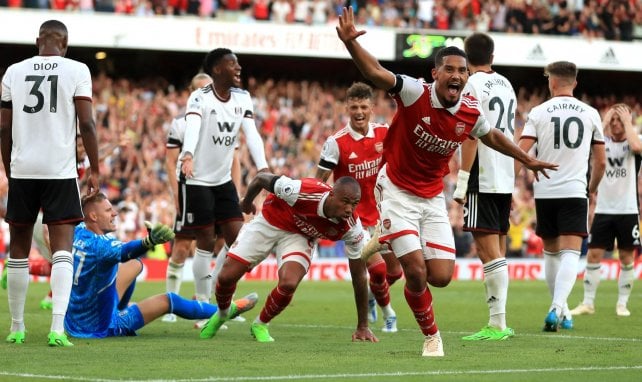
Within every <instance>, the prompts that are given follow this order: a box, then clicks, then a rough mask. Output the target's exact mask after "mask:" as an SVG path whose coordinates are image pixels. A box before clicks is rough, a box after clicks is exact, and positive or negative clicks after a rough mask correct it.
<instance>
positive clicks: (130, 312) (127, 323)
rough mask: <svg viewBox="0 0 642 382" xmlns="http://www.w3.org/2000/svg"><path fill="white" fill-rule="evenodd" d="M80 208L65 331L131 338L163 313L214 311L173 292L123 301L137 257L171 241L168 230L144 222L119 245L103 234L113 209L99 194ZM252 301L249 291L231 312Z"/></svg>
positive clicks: (110, 227) (192, 315) (138, 267)
mask: <svg viewBox="0 0 642 382" xmlns="http://www.w3.org/2000/svg"><path fill="white" fill-rule="evenodd" d="M82 206H83V213H84V215H85V218H84V222H83V223H80V224H79V225H78V226H76V230H75V232H74V244H73V255H74V285H73V287H72V290H71V297H70V300H69V309H68V311H67V316H66V318H65V330H66V331H67V332H68V333H69V334H70V335H71V336H72V337H80V338H104V337H111V336H131V335H135V334H136V330H138V329H140V328H142V327H143V326H144V325H146V324H148V323H150V322H151V321H153V320H155V319H156V318H158V317H161V316H162V315H163V314H166V313H174V314H176V315H177V316H179V317H183V318H187V319H204V318H208V317H210V316H211V315H212V314H214V313H215V312H216V310H217V306H216V305H212V304H208V303H204V302H199V301H193V300H186V299H184V298H182V297H180V296H179V295H177V294H174V293H164V294H157V295H155V296H152V297H148V298H146V299H144V300H143V301H140V302H138V303H134V304H131V305H129V299H130V298H131V296H132V294H133V293H134V287H135V285H136V276H138V275H139V274H140V273H141V271H142V270H143V264H142V262H141V261H140V260H139V259H138V258H139V257H140V256H142V255H143V254H145V253H146V252H147V251H148V250H149V249H151V248H153V247H154V246H155V245H157V244H163V243H166V242H168V241H170V240H172V239H173V238H174V232H173V231H172V229H171V228H169V227H168V226H166V225H164V224H156V225H154V226H152V225H151V224H150V223H145V224H146V225H147V226H148V231H149V235H148V236H147V237H145V238H144V239H142V240H132V241H130V242H127V243H124V242H121V241H118V240H117V239H116V238H115V237H113V236H112V235H108V234H109V233H110V232H113V231H114V230H115V229H116V227H115V225H114V218H115V217H116V215H117V213H116V211H115V210H114V208H113V207H112V205H111V203H110V202H109V200H107V197H106V196H105V195H104V194H101V193H99V194H96V195H94V196H90V197H86V198H84V199H83V201H82ZM121 263H122V264H121ZM257 299H258V296H257V295H256V293H252V294H250V295H248V296H245V297H244V298H242V299H240V300H237V301H236V302H235V303H236V304H237V306H238V310H237V312H236V313H237V314H239V313H242V312H244V311H247V310H249V309H252V308H253V307H254V305H256V301H257Z"/></svg>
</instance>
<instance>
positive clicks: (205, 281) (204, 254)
mask: <svg viewBox="0 0 642 382" xmlns="http://www.w3.org/2000/svg"><path fill="white" fill-rule="evenodd" d="M211 264H212V252H208V251H204V250H202V249H199V248H196V252H195V253H194V261H193V262H192V272H193V273H194V288H195V289H196V292H195V294H196V299H197V300H198V301H209V300H210V295H211V294H212V282H211V280H210V278H211V277H212V274H211V270H210V267H211Z"/></svg>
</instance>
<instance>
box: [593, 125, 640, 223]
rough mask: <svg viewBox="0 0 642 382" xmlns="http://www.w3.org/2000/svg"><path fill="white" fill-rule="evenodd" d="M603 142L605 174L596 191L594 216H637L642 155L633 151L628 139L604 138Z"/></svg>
mask: <svg viewBox="0 0 642 382" xmlns="http://www.w3.org/2000/svg"><path fill="white" fill-rule="evenodd" d="M640 138H641V139H642V137H640ZM604 143H605V145H606V171H604V177H603V178H602V180H601V181H600V185H599V186H598V188H597V204H596V206H595V213H599V214H614V215H623V214H637V213H638V171H639V170H640V161H641V160H642V156H640V155H637V154H635V153H634V152H632V151H631V149H630V147H629V142H628V141H626V140H624V141H622V142H615V141H613V139H611V137H605V139H604Z"/></svg>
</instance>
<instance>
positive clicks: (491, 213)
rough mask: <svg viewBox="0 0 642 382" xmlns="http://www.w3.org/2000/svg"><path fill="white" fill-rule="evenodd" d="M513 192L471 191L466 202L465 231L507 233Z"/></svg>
mask: <svg viewBox="0 0 642 382" xmlns="http://www.w3.org/2000/svg"><path fill="white" fill-rule="evenodd" d="M512 198H513V195H512V194H490V193H477V192H469V193H468V195H466V204H464V231H471V232H487V233H496V234H500V235H505V234H506V233H507V232H508V228H509V222H508V218H509V216H510V206H511V202H512Z"/></svg>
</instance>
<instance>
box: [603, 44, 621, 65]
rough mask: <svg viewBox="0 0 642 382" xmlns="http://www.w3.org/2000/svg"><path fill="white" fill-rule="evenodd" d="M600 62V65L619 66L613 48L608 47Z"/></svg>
mask: <svg viewBox="0 0 642 382" xmlns="http://www.w3.org/2000/svg"><path fill="white" fill-rule="evenodd" d="M600 62H601V63H602V64H619V63H620V61H618V59H617V57H616V56H615V52H614V51H613V48H611V47H609V48H608V49H607V50H606V52H604V54H603V55H602V58H600Z"/></svg>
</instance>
